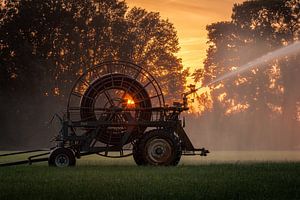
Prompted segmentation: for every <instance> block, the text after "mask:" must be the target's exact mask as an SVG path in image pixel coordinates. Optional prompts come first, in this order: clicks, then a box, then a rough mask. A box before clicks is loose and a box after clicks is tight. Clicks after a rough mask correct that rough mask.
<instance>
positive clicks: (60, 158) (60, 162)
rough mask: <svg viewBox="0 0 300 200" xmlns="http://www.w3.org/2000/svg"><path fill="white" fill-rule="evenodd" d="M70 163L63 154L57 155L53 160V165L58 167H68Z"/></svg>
mask: <svg viewBox="0 0 300 200" xmlns="http://www.w3.org/2000/svg"><path fill="white" fill-rule="evenodd" d="M69 163H70V159H69V157H68V156H67V155H65V154H59V155H57V157H56V158H55V164H56V166H58V167H65V166H68V165H69Z"/></svg>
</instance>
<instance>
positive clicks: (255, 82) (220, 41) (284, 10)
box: [203, 0, 300, 148]
mask: <svg viewBox="0 0 300 200" xmlns="http://www.w3.org/2000/svg"><path fill="white" fill-rule="evenodd" d="M299 6H300V3H299V1H295V0H286V1H279V0H269V1H263V0H251V1H245V2H244V3H242V4H236V5H235V6H234V8H233V13H232V19H231V21H229V22H218V23H214V24H211V25H209V26H207V30H208V32H209V33H208V38H209V49H208V51H207V58H206V60H205V63H204V64H205V72H204V77H203V79H204V80H203V81H204V83H208V82H210V81H211V80H213V79H214V78H215V77H219V76H220V75H222V74H225V73H227V72H230V71H232V70H234V69H236V68H238V67H239V66H241V65H243V64H245V63H247V62H249V61H251V60H253V59H255V58H257V57H260V56H261V55H264V54H265V53H267V52H270V51H272V50H275V49H277V48H280V47H282V46H285V45H288V44H291V43H293V42H294V41H297V40H299V24H300V23H299V17H300V14H299V13H300V12H299ZM297 63H299V56H298V57H295V56H294V57H289V58H288V59H285V60H282V61H277V60H275V61H274V62H272V63H269V64H266V65H268V67H265V68H260V69H255V70H252V71H250V72H248V73H246V74H241V75H238V76H236V77H234V78H232V79H230V80H226V81H223V82H222V83H221V84H219V85H216V86H214V88H213V89H212V92H211V95H212V100H213V110H212V113H209V114H208V115H210V117H211V118H212V119H214V120H216V121H217V122H218V123H219V125H218V126H215V127H212V129H214V130H215V131H216V132H218V133H220V134H225V135H224V137H226V134H227V136H230V135H231V136H232V135H240V137H236V138H238V140H239V141H236V143H240V144H244V143H246V145H245V146H247V143H248V145H249V148H252V147H255V146H256V147H261V148H264V147H267V148H268V146H267V144H263V142H264V141H266V140H264V139H266V138H268V140H269V139H270V138H272V139H274V140H276V141H275V143H276V144H278V146H281V147H282V146H284V145H285V147H284V148H294V147H295V146H297V145H299V143H298V142H297V140H296V138H297V135H296V134H297V133H299V130H300V127H299V121H297V120H296V119H297V116H298V117H299V101H300V96H299V92H296V90H298V89H299V85H300V82H299V78H297V77H299V75H300V73H299V64H297ZM297 86H298V87H297ZM297 109H298V111H297ZM206 117H207V116H206ZM212 126H213V125H212ZM240 127H244V130H241V128H240ZM286 132H287V134H289V136H287V137H286V138H285V139H284V140H282V138H284V137H283V136H278V135H280V134H281V135H282V134H284V133H286ZM218 133H216V134H218ZM241 138H242V139H241ZM254 143H257V144H254ZM273 144H274V143H273ZM251 145H252V146H251ZM264 145H265V146H264ZM270 145H272V143H271V142H270ZM262 146H264V147H262ZM237 147H239V144H237ZM270 148H277V147H276V145H274V146H271V147H270Z"/></svg>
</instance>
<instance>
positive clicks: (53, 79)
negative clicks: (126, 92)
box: [0, 0, 186, 141]
mask: <svg viewBox="0 0 300 200" xmlns="http://www.w3.org/2000/svg"><path fill="white" fill-rule="evenodd" d="M8 9H9V10H11V11H10V12H9V13H12V14H10V15H5V12H7V10H8ZM0 16H1V17H2V18H1V24H0V38H1V39H0V51H1V55H0V59H1V63H0V65H1V68H0V70H1V71H0V91H1V92H0V95H1V100H0V101H1V103H2V106H1V111H3V112H1V113H7V115H8V116H11V117H6V116H4V115H3V114H1V117H0V118H2V119H3V121H2V122H1V123H4V124H6V125H5V126H7V127H6V128H5V129H6V131H8V132H10V133H12V132H16V130H15V127H14V126H11V125H9V124H10V123H9V121H11V120H12V118H13V117H16V116H18V117H17V118H18V119H17V121H24V119H27V123H30V122H31V123H32V122H33V121H34V120H36V119H38V118H37V116H36V112H37V111H38V112H39V113H41V112H42V113H43V112H44V113H45V108H47V107H49V105H52V106H53V107H54V108H53V109H54V110H60V109H62V108H64V106H65V101H66V98H67V96H68V92H69V90H70V87H71V85H72V83H73V81H75V80H76V78H77V76H78V75H79V74H81V73H82V72H83V71H84V70H86V69H88V68H90V67H93V66H95V65H97V64H99V63H100V62H103V61H106V60H126V61H132V62H134V63H137V64H139V65H141V66H142V67H145V68H147V69H148V70H149V71H150V72H151V73H153V75H154V76H155V77H157V78H158V80H159V82H160V83H161V84H162V87H163V91H164V92H165V93H166V94H167V96H169V97H170V96H172V97H173V98H174V97H179V95H178V94H180V92H178V91H183V89H184V84H185V76H186V73H184V72H183V66H182V64H181V60H180V59H179V58H177V57H176V56H175V53H177V52H178V50H179V47H178V38H177V34H176V31H175V29H174V26H173V25H172V24H171V23H170V22H169V21H168V20H163V19H161V18H160V15H159V13H154V12H147V11H146V10H144V9H141V8H133V9H131V10H128V7H127V5H126V3H125V2H124V1H119V0H83V1H73V0H58V1H56V0H55V1H54V0H45V1H33V0H23V1H16V3H15V4H8V3H6V4H4V7H3V9H1V14H0ZM4 16H5V17H4ZM29 104H30V106H29ZM33 105H35V108H32V106H33ZM54 105H55V106H54ZM8 108H9V109H8ZM29 108H30V109H29ZM53 109H51V110H49V111H46V113H49V112H53ZM47 116H49V115H47ZM42 119H43V120H44V121H45V117H42ZM39 120H40V118H39V119H38V121H39ZM40 123H41V122H40ZM5 129H4V130H5ZM32 131H33V130H31V132H32ZM12 135H15V134H12ZM25 135H26V134H25ZM2 137H5V136H4V135H2ZM1 141H5V140H1Z"/></svg>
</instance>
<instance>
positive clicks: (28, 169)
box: [0, 156, 300, 200]
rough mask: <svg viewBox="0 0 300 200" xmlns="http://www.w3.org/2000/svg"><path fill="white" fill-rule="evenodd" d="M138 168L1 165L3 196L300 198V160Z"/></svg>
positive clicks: (123, 163) (94, 162) (109, 162)
mask: <svg viewBox="0 0 300 200" xmlns="http://www.w3.org/2000/svg"><path fill="white" fill-rule="evenodd" d="M188 159H189V160H187V161H185V160H183V162H182V163H181V165H180V166H178V167H137V166H135V165H134V163H133V161H132V159H131V158H126V159H104V158H101V159H95V157H93V156H90V157H87V158H85V159H83V160H80V161H79V162H78V165H77V166H76V167H73V168H62V169H60V168H53V167H52V168H50V167H48V166H47V165H46V164H38V165H32V166H24V165H23V166H15V167H5V168H0V199H1V200H4V199H64V200H67V199H73V200H74V199H123V200H124V199H151V200H153V199H300V163H299V162H294V163H293V162H285V163H280V162H277V163H270V162H265V163H231V164H230V163H227V164H224V163H223V164H216V163H214V164H212V163H211V164H209V163H205V164H203V163H202V164H201V163H198V164H197V165H191V164H190V162H191V159H192V158H188Z"/></svg>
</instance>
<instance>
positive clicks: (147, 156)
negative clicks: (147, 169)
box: [136, 129, 181, 166]
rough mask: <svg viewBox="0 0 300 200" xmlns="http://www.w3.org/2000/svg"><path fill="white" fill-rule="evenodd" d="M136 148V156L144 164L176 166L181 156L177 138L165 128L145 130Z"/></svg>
mask: <svg viewBox="0 0 300 200" xmlns="http://www.w3.org/2000/svg"><path fill="white" fill-rule="evenodd" d="M137 148H138V149H137V155H136V158H138V162H139V163H142V164H144V165H159V166H170V165H173V166H176V165H177V164H178V163H179V161H180V158H181V144H180V140H179V138H178V137H177V136H175V135H174V134H173V133H171V132H169V131H166V130H158V129H155V130H151V131H149V132H146V133H145V134H144V135H143V137H142V138H141V139H140V141H139V142H138V146H137ZM136 162H137V161H136ZM137 164H138V163H137Z"/></svg>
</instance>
